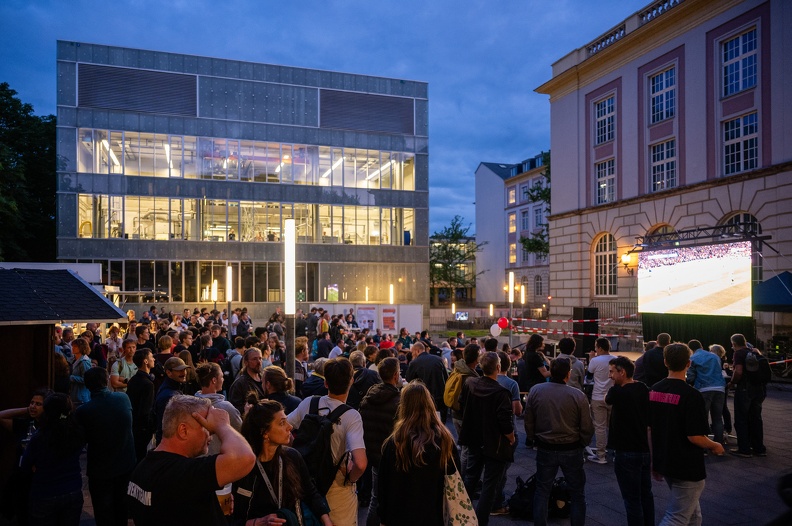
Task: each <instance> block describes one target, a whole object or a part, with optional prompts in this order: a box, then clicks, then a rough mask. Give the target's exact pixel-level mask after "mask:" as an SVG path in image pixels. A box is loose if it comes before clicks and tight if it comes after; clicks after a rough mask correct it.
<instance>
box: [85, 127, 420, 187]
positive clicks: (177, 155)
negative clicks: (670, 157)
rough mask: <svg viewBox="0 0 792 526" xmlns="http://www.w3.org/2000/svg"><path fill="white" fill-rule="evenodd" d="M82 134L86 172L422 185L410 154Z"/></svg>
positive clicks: (178, 137)
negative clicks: (416, 179)
mask: <svg viewBox="0 0 792 526" xmlns="http://www.w3.org/2000/svg"><path fill="white" fill-rule="evenodd" d="M77 133H78V144H77V171H78V172H81V173H104V174H106V173H110V174H119V175H134V176H147V177H184V178H187V179H195V178H200V179H214V180H229V181H243V182H259V183H276V184H277V183H282V184H301V185H317V186H338V187H343V188H366V189H375V188H376V189H393V190H415V158H414V156H413V154H410V153H400V152H386V151H379V150H363V149H356V148H327V147H319V146H308V145H302V144H288V143H276V142H264V141H239V140H236V139H223V138H210V137H191V136H181V135H166V134H158V133H138V132H128V131H113V130H94V129H90V128H81V129H79V130H78V132H77Z"/></svg>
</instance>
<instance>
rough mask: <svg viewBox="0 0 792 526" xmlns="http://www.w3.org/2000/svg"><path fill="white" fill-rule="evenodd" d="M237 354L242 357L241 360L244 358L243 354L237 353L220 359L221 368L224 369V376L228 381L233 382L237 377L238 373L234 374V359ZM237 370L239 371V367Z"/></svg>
mask: <svg viewBox="0 0 792 526" xmlns="http://www.w3.org/2000/svg"><path fill="white" fill-rule="evenodd" d="M237 356H238V357H239V358H240V360H241V359H242V355H241V354H239V353H236V354H232V355H231V356H229V357H226V358H223V359H222V360H221V361H220V370H221V371H223V376H224V377H225V379H226V381H229V382H233V381H234V380H235V379H236V375H234V365H233V360H234V358H236V357H237ZM237 371H239V368H237Z"/></svg>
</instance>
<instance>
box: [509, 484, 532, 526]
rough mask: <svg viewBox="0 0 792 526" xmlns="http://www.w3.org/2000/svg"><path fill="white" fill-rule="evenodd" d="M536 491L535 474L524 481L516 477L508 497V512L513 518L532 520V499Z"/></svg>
mask: <svg viewBox="0 0 792 526" xmlns="http://www.w3.org/2000/svg"><path fill="white" fill-rule="evenodd" d="M534 493H536V475H531V478H529V479H528V480H526V481H523V479H521V478H520V477H517V487H516V488H515V489H514V493H513V494H512V496H511V497H509V512H510V513H511V516H512V517H514V518H515V519H528V520H531V521H532V520H533V501H534Z"/></svg>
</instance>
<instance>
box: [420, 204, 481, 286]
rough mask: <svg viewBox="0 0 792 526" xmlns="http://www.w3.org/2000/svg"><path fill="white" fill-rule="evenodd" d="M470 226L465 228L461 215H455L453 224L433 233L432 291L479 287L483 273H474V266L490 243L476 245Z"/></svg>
mask: <svg viewBox="0 0 792 526" xmlns="http://www.w3.org/2000/svg"><path fill="white" fill-rule="evenodd" d="M470 227H471V225H470V224H468V225H467V226H464V220H463V219H462V217H460V216H454V218H453V219H452V220H451V224H450V225H449V226H447V227H445V228H443V229H442V230H440V231H437V232H435V233H434V234H432V238H431V241H430V247H429V281H430V283H431V284H432V289H433V290H435V289H436V288H438V287H446V288H450V289H452V290H453V289H456V288H468V287H475V286H476V276H479V275H481V274H483V273H484V271H481V272H475V271H474V270H473V264H474V263H475V261H476V253H477V252H479V251H481V249H482V248H483V247H484V245H486V244H487V242H486V241H485V242H483V243H476V241H475V240H474V239H472V238H471V237H470V235H469V234H468V232H470Z"/></svg>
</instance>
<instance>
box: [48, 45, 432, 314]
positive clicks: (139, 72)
mask: <svg viewBox="0 0 792 526" xmlns="http://www.w3.org/2000/svg"><path fill="white" fill-rule="evenodd" d="M57 48H58V51H57V60H58V99H57V100H58V157H59V166H58V195H57V201H58V206H57V208H58V258H59V260H61V261H63V262H94V263H101V264H102V269H103V280H104V282H105V284H106V285H112V286H117V287H119V289H121V290H124V291H141V294H140V295H139V296H135V295H132V296H130V297H129V298H128V300H127V301H128V304H132V306H133V307H134V304H143V303H147V302H152V301H156V302H157V303H162V302H164V301H167V302H169V303H170V304H171V307H170V308H172V309H177V308H182V307H192V306H193V305H197V304H199V303H202V304H204V305H205V304H206V303H207V302H209V301H210V300H211V298H210V290H211V285H212V283H213V281H215V280H217V282H218V284H219V285H218V289H219V290H218V293H217V300H218V301H219V302H224V301H225V300H226V298H227V295H226V290H225V289H226V272H227V271H226V269H227V268H228V267H229V266H230V267H231V268H232V276H233V284H232V287H233V289H232V291H231V295H232V297H233V299H234V301H235V302H241V303H242V304H245V305H247V306H248V308H249V309H250V308H252V309H253V310H254V312H255V311H256V310H260V312H261V313H269V312H271V311H272V310H273V309H274V306H275V305H277V304H279V303H281V302H282V301H283V268H282V265H283V263H282V262H283V244H282V243H281V233H282V230H283V222H284V220H286V219H289V218H294V219H295V220H296V226H297V243H298V245H297V260H298V264H297V267H298V268H297V291H296V296H297V300H298V302H300V303H302V306H307V304H309V303H313V304H317V303H321V304H326V303H332V302H334V301H338V302H340V303H344V304H366V303H388V302H389V295H390V285H391V284H392V285H394V302H395V303H396V304H401V305H408V304H409V305H421V306H424V307H425V311H426V312H428V303H429V294H428V291H429V284H428V260H429V248H428V244H429V239H428V203H429V192H428V190H429V188H428V99H427V96H428V86H427V84H426V83H422V82H415V81H408V80H399V79H386V78H380V77H370V76H364V75H353V74H346V73H337V72H330V71H320V70H309V69H302V68H294V67H285V66H276V65H269V64H256V63H250V62H240V61H234V60H223V59H215V58H208V57H198V56H191V55H178V54H173V53H165V52H156V51H144V50H137V49H126V48H118V47H112V46H102V45H95V44H85V43H77V42H64V41H59V42H58V46H57ZM266 304H269V305H266Z"/></svg>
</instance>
